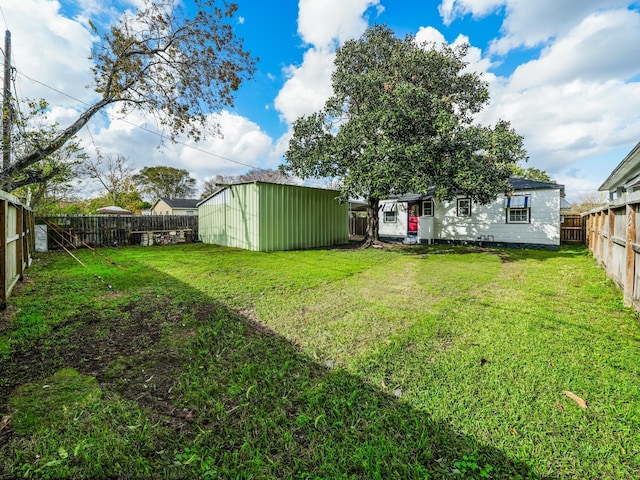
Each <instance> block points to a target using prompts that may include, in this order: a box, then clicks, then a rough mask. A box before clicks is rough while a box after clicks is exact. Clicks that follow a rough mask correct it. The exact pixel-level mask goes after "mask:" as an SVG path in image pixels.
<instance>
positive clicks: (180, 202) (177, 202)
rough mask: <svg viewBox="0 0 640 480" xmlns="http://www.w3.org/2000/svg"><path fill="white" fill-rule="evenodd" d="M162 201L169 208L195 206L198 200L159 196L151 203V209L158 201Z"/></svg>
mask: <svg viewBox="0 0 640 480" xmlns="http://www.w3.org/2000/svg"><path fill="white" fill-rule="evenodd" d="M161 201H162V202H164V203H166V204H167V205H169V206H170V207H171V208H196V207H197V206H198V202H199V200H198V199H197V198H164V197H162V198H160V199H158V200H156V203H154V204H153V207H151V208H152V209H153V208H155V206H156V205H157V204H158V202H161Z"/></svg>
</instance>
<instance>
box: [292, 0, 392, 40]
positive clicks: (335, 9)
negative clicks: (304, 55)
mask: <svg viewBox="0 0 640 480" xmlns="http://www.w3.org/2000/svg"><path fill="white" fill-rule="evenodd" d="M379 3H380V0H349V1H348V2H345V1H344V0H300V3H299V13H298V33H299V34H300V37H302V39H303V40H304V41H305V42H307V43H309V44H311V45H315V46H316V47H318V48H324V47H329V46H331V45H333V44H334V42H336V41H337V42H338V43H339V44H340V43H342V42H344V41H345V40H348V39H350V38H354V37H359V36H360V34H361V33H362V32H364V30H365V29H366V28H367V20H366V19H365V18H364V17H363V13H364V12H366V10H367V9H369V8H371V7H376V6H378V4H379ZM377 11H378V13H380V10H379V9H378V10H377Z"/></svg>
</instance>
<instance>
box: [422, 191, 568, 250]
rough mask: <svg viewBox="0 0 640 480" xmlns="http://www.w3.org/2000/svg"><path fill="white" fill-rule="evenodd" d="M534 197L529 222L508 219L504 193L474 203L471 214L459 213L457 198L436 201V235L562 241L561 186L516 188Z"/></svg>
mask: <svg viewBox="0 0 640 480" xmlns="http://www.w3.org/2000/svg"><path fill="white" fill-rule="evenodd" d="M515 194H516V195H528V196H529V197H530V198H531V211H530V219H531V222H530V223H507V221H506V209H505V197H504V196H503V195H500V196H499V197H498V198H496V199H495V200H494V201H493V202H492V203H490V204H488V205H478V204H475V203H474V204H473V205H472V208H471V217H458V216H457V214H456V201H455V200H454V201H452V202H436V206H435V225H434V230H435V238H438V239H442V240H467V241H494V242H507V243H528V244H540V245H560V190H557V189H555V190H553V189H545V190H526V191H516V192H515Z"/></svg>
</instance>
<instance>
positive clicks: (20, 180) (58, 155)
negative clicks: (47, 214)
mask: <svg viewBox="0 0 640 480" xmlns="http://www.w3.org/2000/svg"><path fill="white" fill-rule="evenodd" d="M26 107H27V109H26V110H24V111H23V110H22V109H15V110H14V111H12V112H11V118H12V121H13V124H14V126H15V127H16V128H14V129H13V131H12V134H11V138H10V140H11V142H10V143H11V145H12V148H13V150H14V152H15V153H16V155H18V156H20V155H23V154H25V153H26V152H29V151H32V150H33V149H39V148H41V146H42V145H46V144H47V143H48V142H50V141H51V140H52V139H54V138H55V137H56V135H57V129H58V125H57V124H55V123H54V124H50V123H49V121H48V117H47V111H48V104H47V102H46V101H44V100H40V101H38V102H35V101H29V102H27V103H26ZM86 159H87V155H86V154H85V152H84V151H83V150H82V148H81V147H80V144H79V142H78V141H77V139H76V138H70V139H68V141H67V142H66V143H65V144H64V145H63V146H62V147H61V148H60V149H58V150H56V151H55V152H52V153H51V154H49V155H47V156H44V157H42V158H41V159H39V160H38V161H36V162H33V163H32V164H30V165H29V167H28V168H25V169H23V170H21V171H19V172H16V173H15V176H14V177H13V188H11V190H12V191H13V193H15V194H16V195H17V196H19V197H21V198H27V197H30V205H31V207H32V208H33V209H34V211H36V212H40V211H44V210H46V209H47V208H49V206H51V205H55V204H57V203H58V202H59V201H60V200H62V199H63V198H65V197H67V196H68V195H69V194H70V192H71V191H72V190H73V189H74V182H73V181H74V180H75V179H77V177H78V174H79V168H80V166H81V165H82V163H83V162H84V161H85V160H86Z"/></svg>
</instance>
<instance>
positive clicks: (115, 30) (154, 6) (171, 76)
mask: <svg viewBox="0 0 640 480" xmlns="http://www.w3.org/2000/svg"><path fill="white" fill-rule="evenodd" d="M191 3H192V5H191V6H190V8H189V9H187V8H184V7H182V6H181V2H175V1H174V0H142V1H141V6H140V7H139V8H138V10H136V11H135V12H133V13H127V14H125V15H123V16H122V17H121V18H120V20H119V21H118V22H117V23H116V24H115V25H113V26H112V27H110V29H107V30H105V31H102V30H101V29H100V28H98V27H97V26H96V25H95V24H92V26H93V28H94V30H95V34H96V35H97V36H98V38H99V41H98V42H97V43H96V44H95V46H94V48H93V51H92V59H93V62H94V64H93V74H94V85H93V88H94V90H95V92H96V93H97V100H96V101H95V103H93V104H92V105H91V106H89V107H88V108H87V109H86V110H84V111H83V112H82V113H81V114H80V115H79V117H78V119H77V120H76V121H75V122H73V123H72V124H71V125H69V126H68V127H66V128H64V129H62V130H60V131H59V133H58V134H57V135H56V136H55V137H54V138H52V139H50V140H48V141H46V142H42V143H34V144H33V145H32V146H31V149H30V150H29V151H28V152H26V153H24V154H22V155H20V156H18V157H17V158H16V159H15V161H14V162H13V163H12V164H11V166H10V167H9V168H7V169H5V170H4V171H2V172H0V188H2V189H4V190H9V191H11V190H14V189H16V188H18V187H20V186H24V185H29V184H31V183H37V182H39V181H41V180H43V178H44V177H45V176H47V175H55V172H51V171H48V172H45V171H42V170H40V171H39V170H38V169H37V168H35V167H36V166H37V164H38V162H40V161H42V160H44V159H46V158H47V157H50V156H51V155H52V154H53V153H55V152H57V151H58V150H60V149H61V148H62V147H63V146H64V145H65V144H66V143H67V142H68V141H69V140H70V139H72V138H73V136H74V135H75V134H76V133H77V132H78V131H79V130H80V129H81V128H83V127H84V126H85V125H86V124H87V122H88V121H89V120H90V119H91V118H92V117H93V116H94V115H96V114H97V113H98V112H100V111H101V110H103V109H104V108H106V107H108V106H111V105H118V112H119V113H120V114H121V115H126V114H128V113H130V112H132V111H135V110H141V111H144V112H147V113H149V114H151V115H152V116H154V118H155V119H156V121H157V124H158V126H159V127H160V129H161V133H162V134H163V135H164V136H165V137H166V138H168V139H170V140H176V139H177V137H178V136H181V135H185V136H187V137H190V138H192V139H194V140H200V139H201V138H202V137H203V135H205V134H206V133H213V134H216V133H218V129H217V126H216V125H215V124H213V123H212V121H211V115H210V113H212V112H216V111H219V110H220V109H222V108H224V107H227V106H232V105H233V95H234V92H235V91H236V90H237V89H238V87H239V85H240V83H241V82H242V81H243V80H244V79H246V78H248V77H250V76H251V75H252V74H253V72H254V70H255V61H254V59H253V58H252V57H251V56H250V55H249V53H248V52H246V51H245V50H243V47H242V41H241V39H239V38H238V37H237V36H236V35H235V34H234V32H233V26H232V21H233V18H234V15H235V13H236V10H237V5H235V4H233V3H229V2H228V1H227V0H193V1H192V2H191ZM25 172H27V173H28V175H26V174H25Z"/></svg>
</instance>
